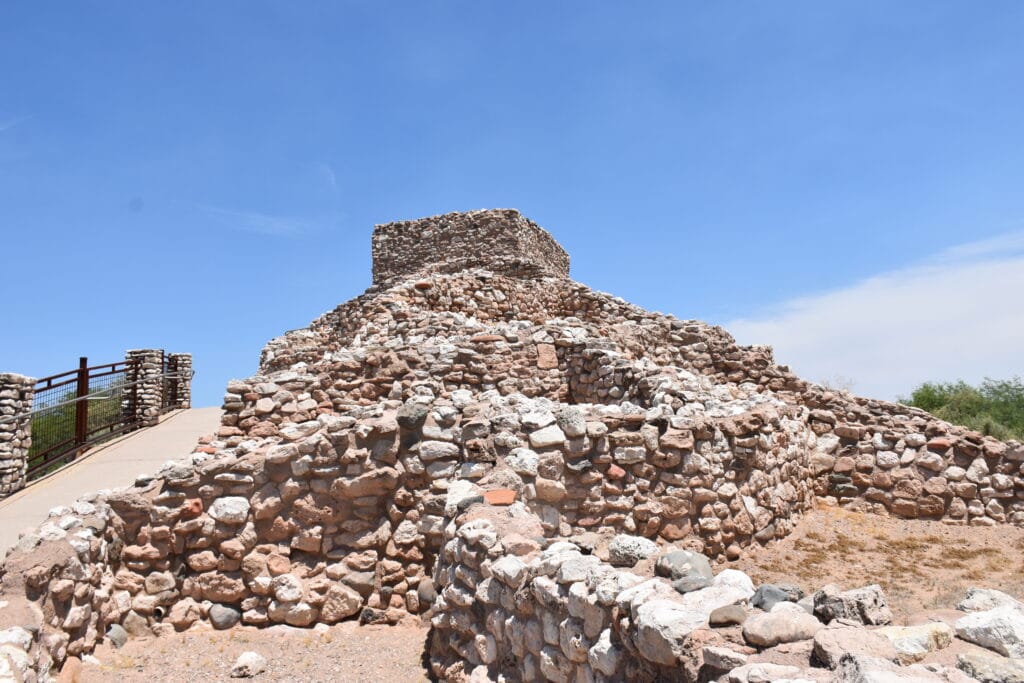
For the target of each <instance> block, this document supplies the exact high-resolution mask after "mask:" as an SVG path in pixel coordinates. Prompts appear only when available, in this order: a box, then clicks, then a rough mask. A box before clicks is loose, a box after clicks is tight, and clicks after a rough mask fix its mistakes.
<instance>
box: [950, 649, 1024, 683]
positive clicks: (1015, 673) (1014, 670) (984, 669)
mask: <svg viewBox="0 0 1024 683" xmlns="http://www.w3.org/2000/svg"><path fill="white" fill-rule="evenodd" d="M956 666H957V668H958V669H960V670H961V671H963V672H964V673H965V674H967V675H968V676H970V677H971V678H973V679H975V680H977V681H981V683H1024V663H1022V662H1021V661H1019V660H1017V661H1014V660H1012V659H1007V658H1006V657H1000V656H999V655H992V654H987V653H985V652H964V653H962V654H959V655H957V658H956Z"/></svg>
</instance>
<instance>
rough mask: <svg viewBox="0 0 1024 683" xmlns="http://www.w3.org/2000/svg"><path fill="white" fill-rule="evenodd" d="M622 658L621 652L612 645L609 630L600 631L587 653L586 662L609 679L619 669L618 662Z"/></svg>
mask: <svg viewBox="0 0 1024 683" xmlns="http://www.w3.org/2000/svg"><path fill="white" fill-rule="evenodd" d="M621 658H622V650H621V648H619V647H618V646H617V645H614V644H612V632H611V630H610V629H607V628H606V629H605V630H603V631H601V635H599V636H598V638H597V642H596V643H594V645H593V646H592V647H591V648H590V650H589V651H588V652H587V661H588V662H590V666H591V667H593V668H594V669H595V670H596V671H598V672H599V673H602V674H604V675H605V676H608V677H609V678H611V677H612V676H614V675H615V670H616V669H617V668H618V667H619V660H620V659H621Z"/></svg>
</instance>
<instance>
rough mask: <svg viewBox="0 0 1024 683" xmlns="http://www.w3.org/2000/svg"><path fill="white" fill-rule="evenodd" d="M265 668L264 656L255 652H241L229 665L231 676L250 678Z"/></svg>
mask: <svg viewBox="0 0 1024 683" xmlns="http://www.w3.org/2000/svg"><path fill="white" fill-rule="evenodd" d="M266 670H267V660H266V658H265V657H264V656H263V655H261V654H259V653H257V652H251V651H250V652H243V653H242V654H240V655H239V656H238V659H237V660H235V665H234V666H233V667H231V677H232V678H252V677H253V676H256V675H257V674H261V673H263V672H264V671H266Z"/></svg>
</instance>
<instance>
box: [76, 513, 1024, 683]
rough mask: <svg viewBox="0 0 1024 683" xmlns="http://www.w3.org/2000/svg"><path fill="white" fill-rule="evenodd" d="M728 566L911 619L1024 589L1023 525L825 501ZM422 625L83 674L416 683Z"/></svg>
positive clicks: (283, 641)
mask: <svg viewBox="0 0 1024 683" xmlns="http://www.w3.org/2000/svg"><path fill="white" fill-rule="evenodd" d="M725 566H728V567H733V568H736V569H741V570H743V571H745V572H747V573H748V574H750V576H751V578H753V579H754V583H755V585H757V584H760V583H796V584H797V585H799V586H800V587H801V588H802V589H803V590H804V591H806V592H812V591H814V590H817V589H818V588H820V587H822V586H823V585H825V584H827V583H837V584H839V585H840V586H842V587H844V588H855V587H858V586H863V585H866V584H869V583H879V584H881V586H882V588H883V589H884V591H885V594H886V596H887V598H888V600H889V605H890V607H891V608H892V610H893V612H894V614H895V616H896V621H897V623H905V622H906V621H907V620H908V617H911V616H912V615H915V614H918V613H920V612H923V611H930V612H936V611H938V612H941V611H943V610H949V609H952V608H954V607H955V606H956V603H957V602H958V601H959V600H961V599H962V598H963V596H964V593H965V592H966V591H967V588H968V587H970V586H982V587H985V588H997V589H999V590H1003V591H1005V592H1007V593H1010V594H1011V595H1014V596H1017V597H1024V529H1019V528H1016V527H1012V526H1000V527H990V528H986V527H966V526H949V525H946V524H942V523H941V522H930V521H921V520H899V519H890V518H887V517H880V516H877V515H867V514H860V513H854V512H848V511H845V510H841V509H838V508H828V507H822V508H819V509H818V510H815V511H813V512H811V513H809V514H808V515H806V516H805V517H804V518H803V519H802V520H801V522H800V524H799V525H798V526H797V528H796V529H795V531H794V533H793V534H791V535H790V536H789V537H788V538H786V539H783V540H782V541H779V542H777V543H774V544H772V545H771V546H770V547H767V548H759V549H757V550H754V551H752V552H748V555H747V556H745V557H744V558H742V559H740V560H737V561H735V562H730V563H727V564H726V565H719V567H718V569H720V568H722V567H725ZM641 569H643V570H647V571H649V570H650V567H645V568H641ZM638 571H639V570H638ZM716 571H717V569H716ZM947 615H948V617H949V618H953V617H955V615H951V614H948V613H947ZM919 616H920V617H925V616H926V615H919ZM929 618H934V617H929ZM912 621H913V620H912ZM426 635H427V628H426V627H425V626H420V625H418V624H414V625H400V626H392V627H389V626H358V625H357V624H355V623H353V622H346V623H343V624H337V625H335V626H332V627H331V628H329V629H327V630H326V631H324V632H322V633H317V632H314V631H312V630H308V629H293V628H289V627H274V628H270V629H264V630H258V629H253V628H240V629H234V630H231V631H222V632H217V631H211V630H201V631H200V630H196V631H188V632H185V633H177V634H173V635H167V636H162V637H159V638H149V639H137V640H130V641H129V642H128V643H127V644H126V645H125V647H124V648H122V649H120V650H115V649H113V648H111V646H110V645H109V644H105V645H103V646H101V647H100V648H99V649H98V650H97V652H96V653H95V656H96V658H97V659H98V660H99V662H100V663H99V664H98V665H97V664H86V665H85V666H84V667H83V669H82V675H81V677H80V678H79V680H80V681H81V682H82V683H98V682H110V681H123V682H125V683H164V682H166V683H179V682H181V681H189V682H190V683H191V682H195V683H199V682H206V681H230V680H237V679H231V678H229V672H230V671H231V667H232V666H233V665H234V663H235V660H236V659H237V658H238V655H240V654H241V653H242V652H245V651H247V650H252V651H254V652H258V653H260V654H261V655H263V656H264V657H266V658H267V662H268V666H267V670H266V671H265V672H264V673H262V674H260V675H259V676H258V677H257V678H256V679H255V680H257V681H303V682H308V683H319V682H321V681H323V682H324V683H327V682H332V683H334V682H339V683H362V682H363V681H388V682H389V683H390V682H392V681H393V682H395V683H406V682H409V683H419V682H422V681H427V680H429V679H428V678H427V675H426V669H425V667H424V663H423V653H424V649H425V641H426ZM794 647H796V646H794ZM957 647H959V648H961V649H962V648H965V647H967V648H973V647H974V646H970V645H967V644H966V643H958V644H957ZM956 652H959V650H956V651H954V649H953V648H947V650H946V651H942V652H941V653H936V656H935V657H934V659H936V661H944V660H946V659H949V660H950V662H945V661H944V663H947V664H951V663H952V661H953V660H954V659H955V654H956ZM803 654H806V653H794V656H795V657H796V658H797V659H799V658H801V657H802V655H803Z"/></svg>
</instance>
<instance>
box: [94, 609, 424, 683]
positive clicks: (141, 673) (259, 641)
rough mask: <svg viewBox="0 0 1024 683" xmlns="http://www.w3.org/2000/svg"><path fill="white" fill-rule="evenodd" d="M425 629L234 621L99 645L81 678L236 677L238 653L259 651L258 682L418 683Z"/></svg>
mask: <svg viewBox="0 0 1024 683" xmlns="http://www.w3.org/2000/svg"><path fill="white" fill-rule="evenodd" d="M426 637H427V628H426V627H425V626H418V625H399V626H359V625H358V624H356V623H355V622H345V623H342V624H336V625H335V626H332V627H331V628H330V629H327V630H326V631H325V632H323V633H317V632H314V631H312V630H310V629H296V628H289V627H285V628H281V627H274V628H269V629H254V628H244V627H243V628H236V629H232V630H230V631H213V630H204V631H199V630H191V631H186V632H184V633H176V634H174V635H170V636H162V637H160V638H145V639H141V638H140V639H133V640H129V641H128V643H126V644H125V646H124V647H123V648H121V649H120V650H115V649H113V648H111V647H110V645H109V644H105V645H103V646H101V647H100V648H98V649H97V651H96V652H95V655H94V656H95V657H96V658H97V659H98V660H99V662H100V664H99V665H95V664H85V666H83V667H82V672H81V676H80V677H79V681H80V683H98V682H100V681H103V682H105V683H106V682H113V681H119V682H123V683H199V682H204V683H205V682H206V681H238V680H245V679H237V678H231V677H230V672H231V667H232V666H234V664H235V660H236V659H238V655H240V654H242V653H243V652H246V651H249V650H251V651H253V652H257V653H259V654H261V655H263V656H264V657H266V659H267V670H266V671H265V672H263V673H261V674H259V675H258V676H256V677H255V678H254V679H252V680H255V681H267V682H269V681H295V682H299V681H301V682H302V683H365V682H366V681H388V682H389V683H390V682H392V681H393V682H394V683H420V682H422V681H427V680H429V679H428V678H427V675H426V669H425V668H424V666H423V653H424V651H425V642H426Z"/></svg>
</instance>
